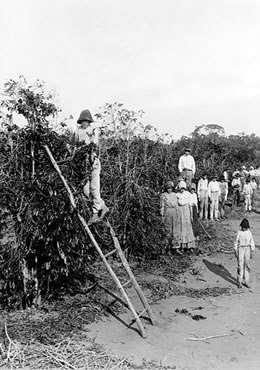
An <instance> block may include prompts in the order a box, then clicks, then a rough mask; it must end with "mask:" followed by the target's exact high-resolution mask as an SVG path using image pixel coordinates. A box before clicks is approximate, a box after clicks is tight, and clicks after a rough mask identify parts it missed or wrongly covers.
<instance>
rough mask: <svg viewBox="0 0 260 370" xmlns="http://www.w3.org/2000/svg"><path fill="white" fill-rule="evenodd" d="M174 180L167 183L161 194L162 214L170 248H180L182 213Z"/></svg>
mask: <svg viewBox="0 0 260 370" xmlns="http://www.w3.org/2000/svg"><path fill="white" fill-rule="evenodd" d="M173 189H174V185H173V182H172V181H168V182H167V184H166V191H165V192H164V193H162V195H161V216H162V219H163V223H164V226H165V229H166V232H167V239H168V243H169V246H170V248H173V249H176V250H178V248H180V215H179V207H178V201H177V196H176V193H174V191H173Z"/></svg>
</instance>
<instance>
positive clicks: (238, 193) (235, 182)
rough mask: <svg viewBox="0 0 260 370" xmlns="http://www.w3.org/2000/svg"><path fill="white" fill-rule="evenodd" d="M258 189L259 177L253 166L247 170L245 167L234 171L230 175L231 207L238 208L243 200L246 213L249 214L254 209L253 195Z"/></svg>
mask: <svg viewBox="0 0 260 370" xmlns="http://www.w3.org/2000/svg"><path fill="white" fill-rule="evenodd" d="M258 187H259V177H258V175H257V172H256V170H255V169H254V167H253V166H250V168H249V170H247V169H246V167H245V166H242V167H241V170H238V169H236V170H235V171H234V172H233V175H232V181H231V188H232V195H233V205H234V206H239V205H240V203H241V200H242V199H243V200H244V207H245V211H246V212H251V211H252V210H253V209H254V208H255V195H256V190H257V189H258Z"/></svg>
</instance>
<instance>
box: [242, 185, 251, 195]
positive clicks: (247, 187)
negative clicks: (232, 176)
mask: <svg viewBox="0 0 260 370" xmlns="http://www.w3.org/2000/svg"><path fill="white" fill-rule="evenodd" d="M243 194H245V195H250V196H251V195H252V194H253V189H252V186H251V184H250V183H245V185H244V188H243Z"/></svg>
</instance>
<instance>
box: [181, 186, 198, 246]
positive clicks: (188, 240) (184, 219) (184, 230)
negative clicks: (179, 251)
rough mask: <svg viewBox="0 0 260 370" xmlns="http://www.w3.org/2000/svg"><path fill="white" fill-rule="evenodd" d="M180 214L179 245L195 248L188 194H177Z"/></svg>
mask: <svg viewBox="0 0 260 370" xmlns="http://www.w3.org/2000/svg"><path fill="white" fill-rule="evenodd" d="M177 199H178V204H179V212H180V243H181V246H183V247H186V248H195V237H194V234H193V230H192V221H191V207H190V193H189V192H188V191H184V192H183V193H177Z"/></svg>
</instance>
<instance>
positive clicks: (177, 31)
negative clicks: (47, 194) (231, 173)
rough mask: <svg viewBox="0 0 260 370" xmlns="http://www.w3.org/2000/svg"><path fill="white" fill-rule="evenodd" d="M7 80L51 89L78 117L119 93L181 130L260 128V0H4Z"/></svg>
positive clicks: (158, 122) (2, 68)
mask: <svg viewBox="0 0 260 370" xmlns="http://www.w3.org/2000/svg"><path fill="white" fill-rule="evenodd" d="M0 41H1V43H0V47H1V57H0V81H1V82H2V81H4V80H6V79H8V78H10V77H17V76H18V75H19V74H24V75H25V76H26V77H29V78H40V79H43V80H45V81H46V82H47V84H48V85H49V86H50V87H54V88H55V89H56V91H57V92H58V94H59V96H60V102H61V104H62V106H63V107H64V109H65V111H66V112H68V113H72V114H73V115H74V116H75V117H76V118H77V115H78V113H79V111H80V110H81V109H82V108H87V107H89V108H90V109H91V110H92V111H95V110H96V109H97V108H98V107H99V106H101V105H103V104H104V103H105V102H113V101H120V102H122V103H125V104H126V105H127V106H130V107H132V108H136V109H143V110H144V111H145V112H146V116H145V117H146V121H147V123H151V124H154V125H155V126H157V127H160V128H161V129H162V130H164V131H165V132H169V133H171V134H173V135H174V136H175V137H178V136H180V135H186V134H189V133H190V132H191V131H192V130H193V129H194V127H195V125H197V124H201V123H217V124H221V125H223V126H224V127H225V129H226V132H227V133H237V132H241V131H244V132H246V133H252V132H255V133H256V134H258V135H260V125H259V117H260V104H259V103H260V46H259V41H260V0H259V1H258V0H161V1H156V0H131V1H130V0H44V1H42V0H37V1H36V0H15V1H14V0H1V2H0Z"/></svg>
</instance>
